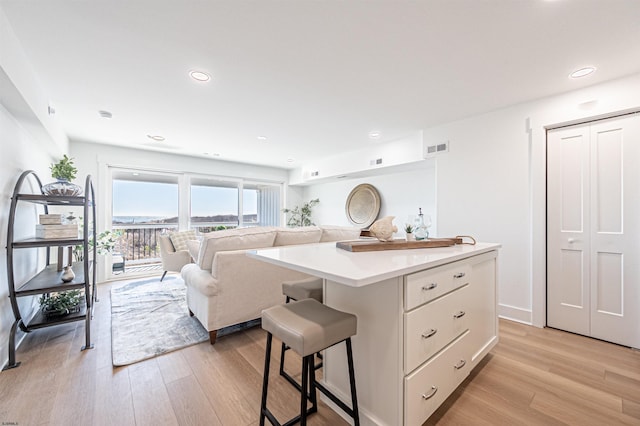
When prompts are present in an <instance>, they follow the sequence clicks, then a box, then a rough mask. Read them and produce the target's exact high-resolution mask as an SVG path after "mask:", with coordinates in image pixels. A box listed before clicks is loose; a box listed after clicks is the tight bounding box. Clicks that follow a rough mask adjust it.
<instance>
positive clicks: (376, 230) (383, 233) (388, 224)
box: [369, 216, 398, 241]
mask: <svg viewBox="0 0 640 426" xmlns="http://www.w3.org/2000/svg"><path fill="white" fill-rule="evenodd" d="M394 218H395V216H387V217H383V218H382V219H379V220H376V221H375V222H373V225H371V227H370V228H369V234H370V235H372V236H374V237H376V238H377V239H378V240H380V241H392V240H393V233H394V232H398V228H397V227H396V226H395V225H394V224H393V219H394Z"/></svg>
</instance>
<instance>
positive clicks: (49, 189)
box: [42, 179, 82, 197]
mask: <svg viewBox="0 0 640 426" xmlns="http://www.w3.org/2000/svg"><path fill="white" fill-rule="evenodd" d="M42 192H44V194H45V195H58V196H67V197H74V196H76V195H80V194H82V187H80V186H78V185H76V184H75V183H71V182H69V181H68V180H67V179H58V180H57V181H55V182H51V183H47V184H46V185H42Z"/></svg>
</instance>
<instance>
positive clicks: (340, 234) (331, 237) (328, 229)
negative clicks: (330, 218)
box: [320, 225, 360, 243]
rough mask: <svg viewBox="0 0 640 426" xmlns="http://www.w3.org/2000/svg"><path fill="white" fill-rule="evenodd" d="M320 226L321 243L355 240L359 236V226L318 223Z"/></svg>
mask: <svg viewBox="0 0 640 426" xmlns="http://www.w3.org/2000/svg"><path fill="white" fill-rule="evenodd" d="M320 228H322V237H321V238H320V242H321V243H323V242H325V241H345V240H357V239H358V238H359V237H360V228H356V227H355V226H335V225H320Z"/></svg>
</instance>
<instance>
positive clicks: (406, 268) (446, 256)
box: [247, 242, 500, 287]
mask: <svg viewBox="0 0 640 426" xmlns="http://www.w3.org/2000/svg"><path fill="white" fill-rule="evenodd" d="M499 248H500V244H495V243H477V244H476V245H474V246H472V245H466V244H462V245H456V246H452V247H439V248H425V249H411V250H384V251H370V252H359V253H353V252H350V251H346V250H342V249H339V248H337V247H336V243H335V242H329V243H318V244H304V245H299V246H284V247H273V248H265V249H257V250H250V251H248V252H247V255H248V256H250V257H253V258H255V259H259V260H262V261H265V262H269V263H273V264H275V265H279V266H283V267H286V268H289V269H293V270H296V271H300V272H304V273H307V274H309V275H314V276H316V277H321V278H325V279H329V280H331V281H336V282H339V283H341V284H345V285H348V286H352V287H362V286H365V285H368V284H372V283H375V282H378V281H382V280H385V279H388V278H394V277H398V276H401V275H405V274H410V273H412V272H417V271H421V270H423V269H427V268H432V267H434V266H439V265H443V264H445V263H450V262H455V261H457V260H460V259H464V258H467V257H470V256H476V255H478V254H482V253H486V252H488V251H492V250H497V249H499Z"/></svg>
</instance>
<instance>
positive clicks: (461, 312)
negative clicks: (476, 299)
mask: <svg viewBox="0 0 640 426" xmlns="http://www.w3.org/2000/svg"><path fill="white" fill-rule="evenodd" d="M465 315H466V312H465V311H460V312H457V313H455V314H453V317H454V318H462V317H463V316H465Z"/></svg>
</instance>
